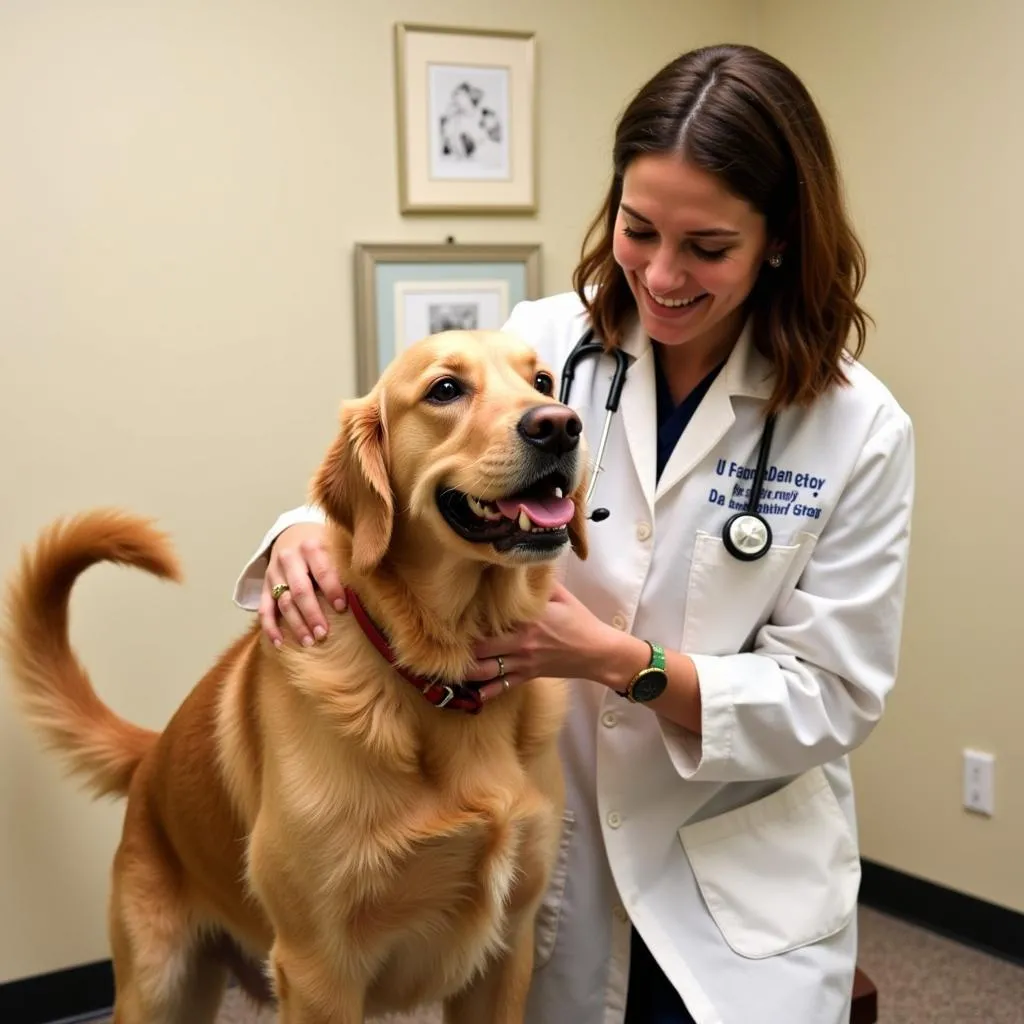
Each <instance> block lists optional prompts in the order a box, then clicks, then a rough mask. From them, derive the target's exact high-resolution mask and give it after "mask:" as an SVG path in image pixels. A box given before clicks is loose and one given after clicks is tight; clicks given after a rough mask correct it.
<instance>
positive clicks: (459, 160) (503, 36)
mask: <svg viewBox="0 0 1024 1024" xmlns="http://www.w3.org/2000/svg"><path fill="white" fill-rule="evenodd" d="M535 51H536V40H535V34H534V33H533V32H519V31H513V30H505V29H482V28H453V27H448V26H438V25H421V24H413V23H409V22H399V23H398V24H396V25H395V100H396V104H397V129H398V147H397V148H398V193H399V207H400V209H401V212H402V213H407V214H409V213H435V214H437V213H441V214H472V213H485V214H532V213H536V212H537V99H536V69H535V62H536V60H535Z"/></svg>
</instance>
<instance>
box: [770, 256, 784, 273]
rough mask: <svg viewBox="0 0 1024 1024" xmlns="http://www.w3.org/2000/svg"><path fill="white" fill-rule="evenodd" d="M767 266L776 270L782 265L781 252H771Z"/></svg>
mask: <svg viewBox="0 0 1024 1024" xmlns="http://www.w3.org/2000/svg"><path fill="white" fill-rule="evenodd" d="M768 266H769V267H771V268H772V269H773V270H778V269H779V267H781V266H782V253H780V252H773V253H772V254H771V256H769V257H768Z"/></svg>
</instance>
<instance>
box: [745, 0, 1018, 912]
mask: <svg viewBox="0 0 1024 1024" xmlns="http://www.w3.org/2000/svg"><path fill="white" fill-rule="evenodd" d="M759 27H760V34H759V39H760V42H761V44H762V45H764V46H765V47H766V48H768V49H770V50H772V51H774V52H775V53H776V54H777V55H778V56H779V57H781V58H782V59H783V60H786V61H788V62H790V63H791V64H792V65H793V66H794V67H795V68H796V69H797V70H798V71H799V72H800V73H801V74H802V75H803V76H804V77H805V79H806V80H807V82H808V85H809V86H810V87H811V89H812V90H813V91H814V92H815V94H816V95H817V97H818V99H819V100H820V101H821V103H822V105H823V106H824V108H825V112H826V114H827V116H828V117H829V119H830V121H831V124H832V127H833V129H834V133H835V135H836V137H837V140H838V142H839V148H840V151H841V156H842V159H843V161H844V164H845V169H846V176H847V182H848V186H849V193H850V196H851V200H852V206H853V210H854V214H855V216H856V219H857V223H858V226H859V227H860V229H861V231H862V234H863V238H864V241H865V243H866V245H867V248H868V251H869V255H870V267H869V278H868V279H869V286H868V288H867V294H866V300H867V304H868V305H869V307H870V309H871V311H872V313H873V314H874V316H875V318H876V321H877V325H878V327H877V334H876V335H875V337H874V338H873V339H872V341H871V345H870V349H869V351H868V354H867V357H866V362H867V363H868V364H869V365H871V366H872V367H874V368H876V369H877V370H878V371H879V372H880V373H881V375H882V376H883V377H884V378H885V379H886V380H887V381H888V382H889V383H890V385H891V386H892V388H893V390H894V391H895V392H896V394H897V395H898V397H899V398H900V399H901V400H902V401H903V402H904V404H905V405H906V407H907V408H908V409H909V411H910V413H911V415H912V416H913V418H914V420H915V424H916V434H917V441H918V451H919V461H918V466H919V468H918V474H919V475H918V500H917V514H916V517H915V528H914V529H915V540H914V545H913V553H912V556H911V584H910V597H909V610H908V615H907V630H906V640H905V645H904V652H905V653H904V657H903V665H902V671H901V676H900V680H899V683H898V686H897V689H896V691H895V693H894V696H893V699H892V702H891V704H890V708H889V711H888V714H887V716H886V718H885V719H884V720H883V722H882V724H881V726H880V727H879V729H878V730H877V732H876V733H875V735H874V737H873V738H872V739H871V740H870V741H869V743H868V744H867V745H866V746H865V747H864V749H863V750H861V751H859V752H858V754H857V756H856V758H855V768H856V781H857V785H858V795H859V807H860V821H861V831H862V839H863V851H864V854H865V855H866V856H868V857H872V858H876V859H877V860H880V861H882V862H883V863H886V864H890V865H892V866H894V867H897V868H900V869H901V870H904V871H908V872H911V873H913V874H918V875H921V876H923V877H925V878H928V879H930V880H933V881H935V882H938V883H940V884H942V885H946V886H951V887H953V888H955V889H960V890H963V891H965V892H968V893H971V894H973V895H976V896H980V897H982V898H985V899H989V900H993V901H995V902H997V903H1002V904H1005V905H1007V906H1009V907H1011V908H1013V909H1016V910H1018V911H1024V743H1022V742H1021V730H1022V725H1024V654H1022V647H1021V643H1020V634H1021V625H1020V613H1021V609H1022V607H1024V604H1022V599H1021V598H1022V588H1021V579H1022V566H1024V553H1022V549H1021V545H1020V544H1019V543H1018V542H1017V539H1016V538H1017V536H1018V534H1019V532H1020V530H1019V527H1018V525H1017V522H1016V519H1017V510H1018V508H1019V506H1020V504H1021V503H1022V501H1024V470H1022V466H1024V461H1022V458H1021V453H1020V450H1019V449H1020V439H1021V438H1022V436H1024V421H1022V420H1024V413H1022V412H1021V408H1020V388H1021V380H1022V379H1024V346H1022V345H1021V328H1020V313H1019V306H1018V303H1019V301H1020V295H1021V283H1020V282H1021V279H1022V276H1024V258H1022V254H1021V239H1022V238H1024V207H1022V205H1021V202H1020V188H1021V165H1022V162H1024V130H1022V127H1021V125H1022V121H1021V114H1020V102H1021V97H1022V96H1024V63H1022V62H1021V59H1020V46H1021V42H1022V40H1024V5H1022V4H1021V3H1020V2H1019V0H982V2H980V3H975V4H963V3H960V2H958V0H932V2H929V3H924V2H914V0H899V2H895V3H893V2H891V0H860V2H858V3H850V2H843V3H820V2H817V0H764V2H763V3H762V4H761V10H760V22H759ZM966 746H972V747H979V748H981V749H983V750H988V751H991V752H993V753H995V754H996V813H995V816H994V817H993V818H992V819H990V820H989V819H985V818H978V817H975V816H973V815H969V814H967V813H965V812H964V811H963V810H961V750H962V748H963V747H966Z"/></svg>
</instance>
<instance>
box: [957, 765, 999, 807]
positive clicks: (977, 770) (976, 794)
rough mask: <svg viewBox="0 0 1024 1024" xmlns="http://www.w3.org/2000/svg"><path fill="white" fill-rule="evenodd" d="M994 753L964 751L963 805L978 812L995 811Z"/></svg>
mask: <svg viewBox="0 0 1024 1024" xmlns="http://www.w3.org/2000/svg"><path fill="white" fill-rule="evenodd" d="M995 765H996V759H995V755H994V754H986V753H984V752H983V751H981V750H965V751H964V807H966V808H967V810H969V811H975V812H977V813H978V814H987V815H992V814H994V813H995V799H996V797H995Z"/></svg>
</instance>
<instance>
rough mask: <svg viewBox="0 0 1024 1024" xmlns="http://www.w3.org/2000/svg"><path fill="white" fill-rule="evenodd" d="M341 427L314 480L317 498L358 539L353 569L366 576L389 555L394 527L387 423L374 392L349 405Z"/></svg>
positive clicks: (345, 406) (329, 514) (353, 556)
mask: <svg viewBox="0 0 1024 1024" xmlns="http://www.w3.org/2000/svg"><path fill="white" fill-rule="evenodd" d="M340 423H341V428H340V430H339V431H338V436H337V438H336V439H335V441H334V444H333V445H331V448H330V451H329V452H328V453H327V458H326V459H324V462H323V465H322V466H321V467H320V470H319V471H318V472H317V475H316V477H315V478H314V480H313V498H314V500H315V501H316V502H317V503H318V504H319V505H320V507H321V508H322V509H323V510H324V511H325V512H326V513H327V515H328V516H329V517H330V518H331V519H333V520H334V521H335V522H336V523H337V524H338V525H339V526H341V527H343V528H344V529H346V530H347V531H348V532H349V533H350V534H351V535H352V569H353V570H354V571H355V572H356V573H359V574H361V575H365V574H366V573H369V572H372V571H373V570H374V569H375V568H376V567H377V565H378V564H379V563H380V560H381V559H382V558H383V557H384V554H385V552H386V551H387V549H388V544H390V542H391V530H392V527H393V525H394V517H395V505H394V497H393V495H392V493H391V481H390V478H389V477H388V436H387V425H386V423H385V422H384V417H383V414H382V411H381V407H380V404H379V402H378V401H377V399H376V397H375V396H374V395H372V394H371V395H369V396H368V397H366V398H359V399H356V400H354V401H351V402H347V403H346V404H345V405H344V406H343V407H342V411H341V417H340Z"/></svg>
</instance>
